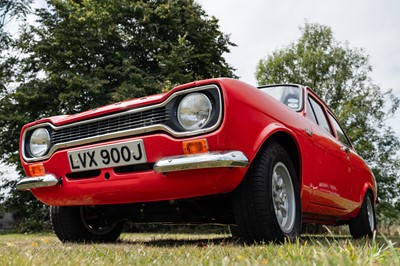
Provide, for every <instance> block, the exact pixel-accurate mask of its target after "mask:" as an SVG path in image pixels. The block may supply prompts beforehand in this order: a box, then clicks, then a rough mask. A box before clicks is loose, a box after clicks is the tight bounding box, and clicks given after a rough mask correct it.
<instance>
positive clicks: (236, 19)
mask: <svg viewBox="0 0 400 266" xmlns="http://www.w3.org/2000/svg"><path fill="white" fill-rule="evenodd" d="M197 2H198V3H199V4H201V5H202V6H203V9H204V10H205V11H206V13H207V14H208V15H209V16H215V17H216V18H217V19H219V25H220V28H221V31H222V32H223V33H225V34H230V38H231V41H232V42H234V43H235V44H237V46H238V47H233V48H231V53H229V54H226V55H225V58H226V60H227V62H228V63H229V64H230V65H232V66H233V67H234V68H236V69H237V70H236V75H238V76H239V77H240V79H241V80H243V81H245V82H248V83H250V84H253V85H257V84H256V79H255V69H256V65H257V63H258V61H259V60H260V59H262V58H265V57H267V56H268V55H270V54H271V53H272V52H273V51H274V50H277V49H281V48H283V47H284V46H286V45H288V44H289V43H291V42H294V41H296V40H297V39H298V38H299V37H300V34H301V32H300V30H299V27H300V26H302V25H304V23H305V22H306V21H307V22H309V23H318V24H322V25H325V26H329V27H331V29H332V31H333V34H334V37H335V39H336V40H337V41H339V42H341V43H345V42H348V43H349V47H352V48H363V49H364V52H365V54H367V55H369V56H370V63H371V65H372V67H373V71H372V73H371V75H370V77H371V78H372V80H373V82H374V83H375V84H377V85H379V86H380V87H381V88H382V89H383V90H388V89H393V91H394V93H395V95H396V96H398V97H400V1H399V0H380V1H378V0H347V1H344V0H323V1H321V0H280V1H278V0H247V1H239V0H217V1H216V0H197ZM304 85H307V84H304ZM388 124H389V125H390V126H391V127H393V128H394V129H395V131H396V133H397V134H398V136H399V137H400V111H398V112H397V114H396V117H394V118H393V119H391V120H390V121H388Z"/></svg>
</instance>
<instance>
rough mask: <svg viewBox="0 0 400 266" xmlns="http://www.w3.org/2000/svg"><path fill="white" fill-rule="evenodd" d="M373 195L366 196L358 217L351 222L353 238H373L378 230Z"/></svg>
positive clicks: (367, 194)
mask: <svg viewBox="0 0 400 266" xmlns="http://www.w3.org/2000/svg"><path fill="white" fill-rule="evenodd" d="M373 202H374V200H373V197H372V193H371V192H370V191H368V192H367V193H366V194H365V197H364V200H363V203H362V205H361V208H360V211H359V212H358V214H357V216H356V217H355V218H353V219H351V220H350V221H349V227H350V233H351V236H352V237H353V238H355V239H357V238H362V237H370V238H371V237H372V235H373V233H374V231H375V230H376V217H375V208H374V204H373Z"/></svg>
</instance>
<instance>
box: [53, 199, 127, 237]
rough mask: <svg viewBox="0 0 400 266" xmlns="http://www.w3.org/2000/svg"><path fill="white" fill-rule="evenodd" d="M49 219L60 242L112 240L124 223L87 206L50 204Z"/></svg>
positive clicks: (120, 231)
mask: <svg viewBox="0 0 400 266" xmlns="http://www.w3.org/2000/svg"><path fill="white" fill-rule="evenodd" d="M50 220H51V224H52V226H53V229H54V232H55V233H56V235H57V237H58V238H59V239H60V240H61V241H62V242H114V241H116V240H117V239H118V237H119V236H120V235H121V233H122V230H123V229H124V225H125V221H117V220H113V219H112V218H110V217H107V216H105V215H104V213H102V211H101V209H99V208H97V207H87V206H81V207H80V206H62V207H61V206H51V207H50Z"/></svg>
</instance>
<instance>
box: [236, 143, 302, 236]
mask: <svg viewBox="0 0 400 266" xmlns="http://www.w3.org/2000/svg"><path fill="white" fill-rule="evenodd" d="M233 206H234V214H235V219H236V223H237V225H238V233H239V235H240V237H241V238H242V239H243V240H244V241H245V242H248V243H252V242H263V241H264V242H271V241H277V242H283V241H284V239H285V238H288V239H290V240H294V239H295V238H297V237H299V236H300V232H301V202H300V193H299V184H298V180H297V175H296V171H295V168H294V166H293V162H292V161H291V159H290V157H289V155H288V153H287V152H286V150H285V149H284V148H283V147H282V146H280V145H279V144H278V143H274V142H273V143H269V144H268V145H267V146H265V147H264V148H263V149H261V150H260V152H259V154H258V155H257V156H256V158H255V159H254V161H253V163H252V165H251V167H250V168H249V170H248V172H247V174H246V176H245V178H244V180H243V181H242V183H241V184H240V186H239V187H238V188H237V189H236V190H235V191H234V194H233Z"/></svg>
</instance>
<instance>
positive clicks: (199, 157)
mask: <svg viewBox="0 0 400 266" xmlns="http://www.w3.org/2000/svg"><path fill="white" fill-rule="evenodd" d="M248 165H249V160H248V158H247V157H246V155H244V153H243V152H241V151H222V152H208V153H202V154H196V155H182V156H173V157H166V158H163V159H161V160H159V161H158V162H156V163H155V165H154V171H155V172H157V173H168V172H175V171H183V170H195V169H208V168H220V167H228V168H231V167H241V168H244V167H247V166H248ZM57 184H61V182H60V180H59V179H57V178H56V177H55V176H54V175H52V174H47V175H45V176H39V177H26V178H24V179H22V180H20V181H19V182H18V183H17V186H16V187H17V189H18V190H30V189H32V188H41V187H51V186H55V185H57Z"/></svg>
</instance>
